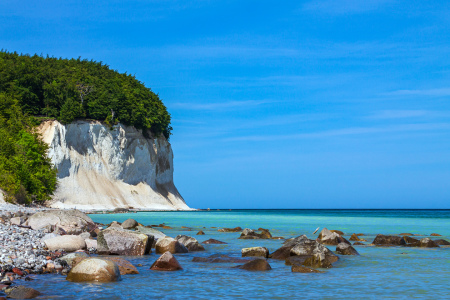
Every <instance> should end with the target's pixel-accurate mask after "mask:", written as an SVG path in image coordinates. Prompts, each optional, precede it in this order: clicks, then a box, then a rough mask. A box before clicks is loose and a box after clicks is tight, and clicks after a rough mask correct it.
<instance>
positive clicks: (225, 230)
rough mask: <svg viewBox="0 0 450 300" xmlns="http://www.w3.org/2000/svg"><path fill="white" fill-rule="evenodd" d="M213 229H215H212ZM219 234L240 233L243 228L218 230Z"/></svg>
mask: <svg viewBox="0 0 450 300" xmlns="http://www.w3.org/2000/svg"><path fill="white" fill-rule="evenodd" d="M211 228H213V227H211ZM218 231H219V232H240V231H242V228H241V227H235V228H221V229H219V230H218Z"/></svg>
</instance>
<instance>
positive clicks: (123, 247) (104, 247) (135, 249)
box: [97, 227, 153, 256]
mask: <svg viewBox="0 0 450 300" xmlns="http://www.w3.org/2000/svg"><path fill="white" fill-rule="evenodd" d="M152 243H153V236H149V235H146V234H143V233H139V232H134V231H128V230H124V229H119V228H111V227H110V228H107V229H105V230H102V231H100V232H99V234H98V236H97V251H98V253H99V254H115V255H132V256H141V255H144V254H148V253H150V252H151V246H152Z"/></svg>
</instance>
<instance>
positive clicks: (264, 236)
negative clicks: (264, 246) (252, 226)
mask: <svg viewBox="0 0 450 300" xmlns="http://www.w3.org/2000/svg"><path fill="white" fill-rule="evenodd" d="M258 230H261V233H260V234H259V237H260V238H262V239H272V238H273V237H272V234H271V233H270V232H269V230H268V229H264V228H261V229H258Z"/></svg>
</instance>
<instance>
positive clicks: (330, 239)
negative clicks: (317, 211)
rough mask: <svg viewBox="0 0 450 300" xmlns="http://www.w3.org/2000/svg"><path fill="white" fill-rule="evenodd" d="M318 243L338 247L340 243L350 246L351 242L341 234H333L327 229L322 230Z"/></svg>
mask: <svg viewBox="0 0 450 300" xmlns="http://www.w3.org/2000/svg"><path fill="white" fill-rule="evenodd" d="M317 241H318V242H319V243H321V244H324V245H337V244H339V243H347V244H350V242H349V241H347V240H346V239H345V238H343V237H342V236H341V235H340V234H339V233H337V232H333V231H331V230H328V229H326V228H324V229H322V231H321V232H320V234H319V237H318V238H317Z"/></svg>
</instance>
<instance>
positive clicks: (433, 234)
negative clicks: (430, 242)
mask: <svg viewBox="0 0 450 300" xmlns="http://www.w3.org/2000/svg"><path fill="white" fill-rule="evenodd" d="M430 235H431V236H442V235H440V234H439V233H432V234H430Z"/></svg>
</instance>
